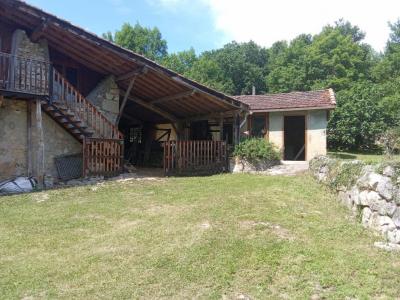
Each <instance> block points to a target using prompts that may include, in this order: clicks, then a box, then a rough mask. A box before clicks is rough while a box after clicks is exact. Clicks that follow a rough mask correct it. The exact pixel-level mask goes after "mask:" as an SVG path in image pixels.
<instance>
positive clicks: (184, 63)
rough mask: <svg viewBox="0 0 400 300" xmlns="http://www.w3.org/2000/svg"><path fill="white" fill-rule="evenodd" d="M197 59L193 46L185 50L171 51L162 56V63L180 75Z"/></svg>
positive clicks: (190, 67) (189, 68)
mask: <svg viewBox="0 0 400 300" xmlns="http://www.w3.org/2000/svg"><path fill="white" fill-rule="evenodd" d="M197 60H198V58H197V56H196V52H195V51H194V49H193V48H190V50H187V51H181V52H177V53H172V54H169V55H167V56H166V57H164V59H163V60H162V62H161V63H162V65H163V66H165V67H167V68H169V69H171V70H173V71H175V72H177V73H179V74H182V75H187V74H188V72H189V71H190V70H191V69H192V68H193V65H194V63H195V62H196V61H197Z"/></svg>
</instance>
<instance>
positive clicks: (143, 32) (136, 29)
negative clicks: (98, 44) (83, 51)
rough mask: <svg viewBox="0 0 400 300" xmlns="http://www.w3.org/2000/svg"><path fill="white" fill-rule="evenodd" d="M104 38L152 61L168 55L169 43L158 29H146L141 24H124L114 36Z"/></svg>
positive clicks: (109, 33) (105, 35) (109, 34)
mask: <svg viewBox="0 0 400 300" xmlns="http://www.w3.org/2000/svg"><path fill="white" fill-rule="evenodd" d="M103 38H105V39H108V40H109V41H112V42H114V43H116V44H117V45H120V46H122V47H124V48H127V49H129V50H132V51H134V52H136V53H139V54H142V55H144V56H146V57H147V58H150V59H152V60H161V59H163V58H164V57H165V56H166V55H167V41H166V40H164V39H163V38H162V35H161V32H160V30H158V28H157V27H154V28H146V27H142V26H141V25H140V24H139V23H136V24H135V25H134V26H132V25H131V24H129V23H124V24H123V25H122V27H121V29H120V30H117V31H115V33H114V34H112V33H111V32H107V33H104V34H103Z"/></svg>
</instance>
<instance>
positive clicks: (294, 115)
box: [282, 112, 308, 161]
mask: <svg viewBox="0 0 400 300" xmlns="http://www.w3.org/2000/svg"><path fill="white" fill-rule="evenodd" d="M282 117H283V120H282V121H283V126H282V127H283V132H282V141H283V142H282V145H283V153H282V156H283V157H282V159H283V160H285V148H286V144H285V132H286V128H285V118H286V117H304V161H307V152H308V145H307V132H308V130H307V127H308V120H307V119H308V113H307V112H292V113H284V114H283V116H282ZM294 161H295V160H294ZM299 161H303V160H299Z"/></svg>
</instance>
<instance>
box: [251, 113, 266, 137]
mask: <svg viewBox="0 0 400 300" xmlns="http://www.w3.org/2000/svg"><path fill="white" fill-rule="evenodd" d="M265 125H266V116H265V115H253V116H252V120H251V136H254V137H264V136H265V134H266V133H267V131H266V126H265Z"/></svg>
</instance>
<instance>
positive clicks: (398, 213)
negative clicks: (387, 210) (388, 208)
mask: <svg viewBox="0 0 400 300" xmlns="http://www.w3.org/2000/svg"><path fill="white" fill-rule="evenodd" d="M392 220H393V222H394V225H396V227H400V208H399V207H397V208H396V210H395V211H394V213H393V217H392Z"/></svg>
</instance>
